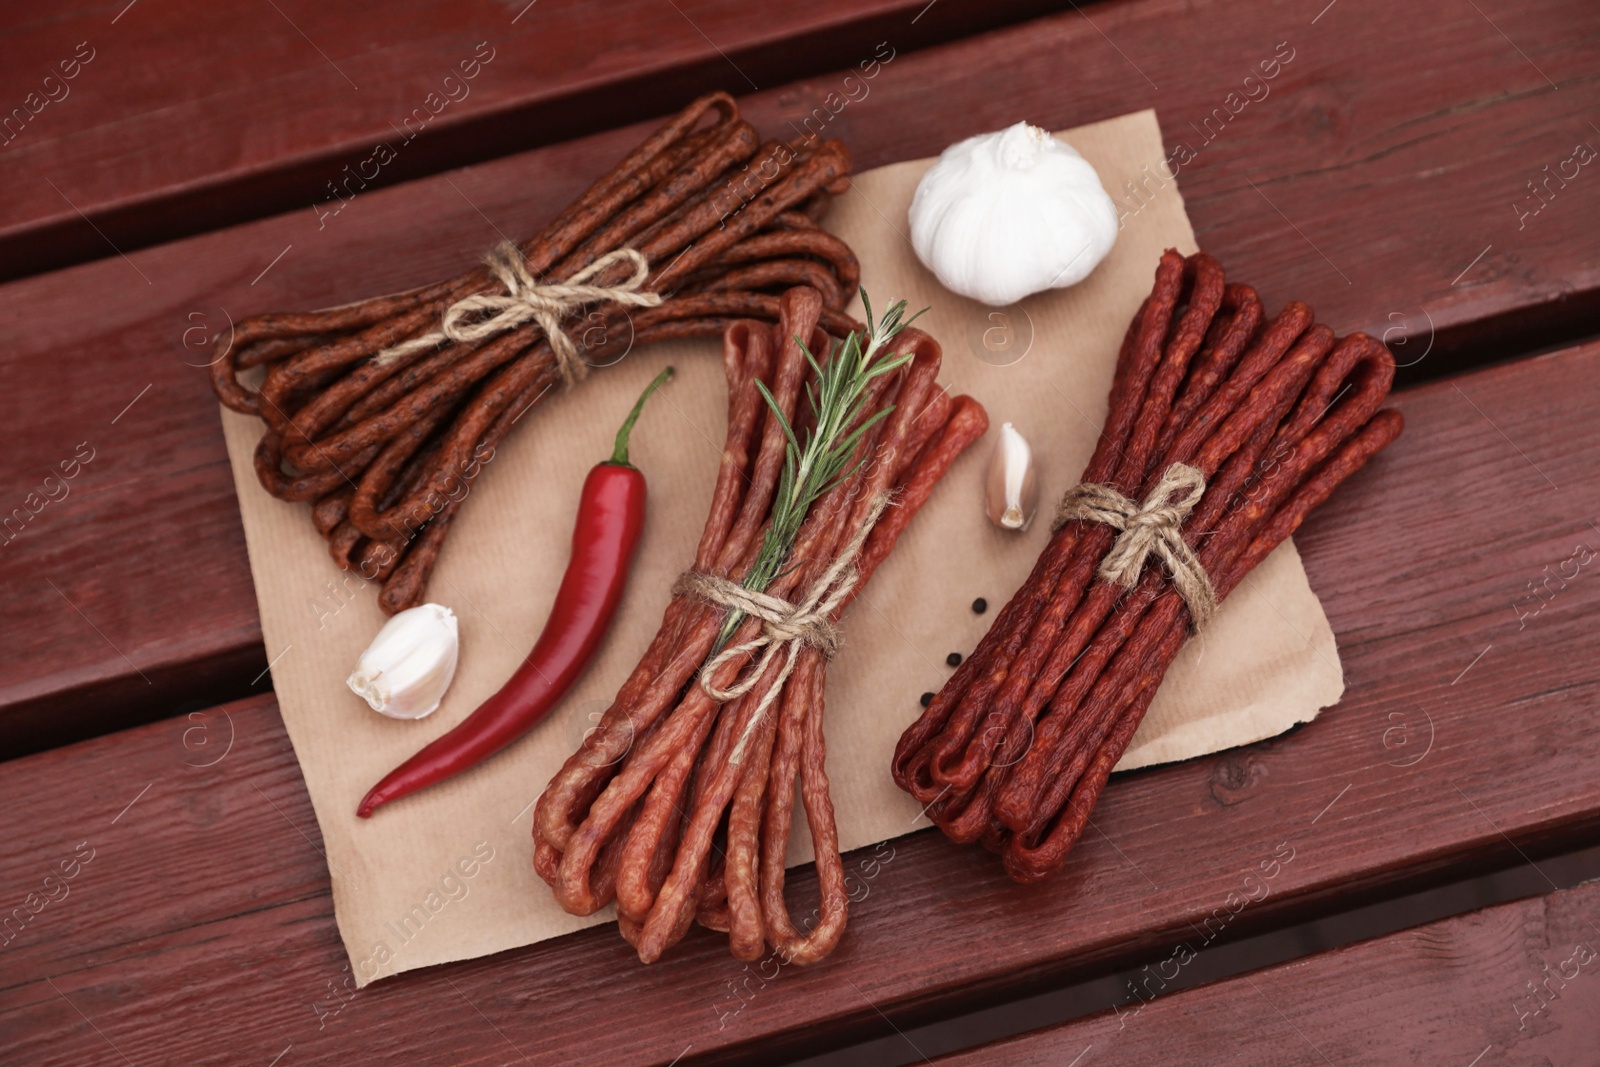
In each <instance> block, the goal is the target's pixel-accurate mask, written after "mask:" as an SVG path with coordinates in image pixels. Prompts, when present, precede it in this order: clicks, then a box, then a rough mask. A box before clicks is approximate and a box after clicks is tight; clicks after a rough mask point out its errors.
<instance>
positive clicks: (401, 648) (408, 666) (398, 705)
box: [345, 604, 461, 719]
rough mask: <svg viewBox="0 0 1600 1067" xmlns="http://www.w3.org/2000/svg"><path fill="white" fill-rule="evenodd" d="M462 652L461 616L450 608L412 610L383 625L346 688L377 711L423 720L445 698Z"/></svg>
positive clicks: (426, 605)
mask: <svg viewBox="0 0 1600 1067" xmlns="http://www.w3.org/2000/svg"><path fill="white" fill-rule="evenodd" d="M460 647H461V644H460V637H459V635H458V633H457V629H456V617H455V613H454V612H452V611H451V610H450V609H449V608H447V607H445V606H444V605H442V604H423V605H421V606H420V607H415V608H407V609H406V610H405V611H402V612H400V614H398V615H396V616H395V617H394V618H392V619H390V620H389V621H388V622H386V623H384V624H383V629H381V630H379V631H378V636H376V637H374V638H373V639H372V644H370V645H368V646H367V650H366V651H365V652H363V653H361V659H360V660H359V661H358V662H357V663H356V669H355V672H354V673H352V674H351V675H350V677H349V678H347V679H346V680H345V684H346V685H348V686H349V687H350V691H351V692H353V693H355V694H356V696H359V697H362V698H363V699H365V700H366V702H367V703H368V704H370V705H372V710H373V711H377V712H381V713H383V714H384V715H388V716H390V717H392V718H396V719H420V718H422V717H423V716H424V715H428V714H430V713H432V712H433V710H434V709H435V708H437V707H438V706H439V701H441V700H442V699H444V691H445V690H446V689H449V688H450V680H451V679H452V678H454V677H455V674H456V657H457V654H458V653H459V651H460Z"/></svg>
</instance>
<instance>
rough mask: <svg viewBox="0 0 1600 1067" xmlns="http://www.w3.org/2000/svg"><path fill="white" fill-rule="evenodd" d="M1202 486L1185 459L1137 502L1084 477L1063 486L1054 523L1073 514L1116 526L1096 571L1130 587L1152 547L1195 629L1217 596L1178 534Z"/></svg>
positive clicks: (1206, 617) (1201, 477)
mask: <svg viewBox="0 0 1600 1067" xmlns="http://www.w3.org/2000/svg"><path fill="white" fill-rule="evenodd" d="M1205 491H1206V479H1205V475H1203V474H1201V473H1200V472H1199V471H1198V470H1196V469H1195V468H1193V467H1191V466H1189V465H1188V464H1185V463H1174V464H1172V465H1171V466H1170V467H1168V468H1167V469H1166V471H1165V472H1164V473H1163V474H1162V475H1161V480H1160V481H1159V482H1157V483H1156V486H1155V488H1154V489H1152V490H1150V493H1149V495H1148V496H1146V497H1145V498H1144V503H1142V504H1138V503H1135V502H1134V501H1132V500H1130V499H1129V498H1127V497H1125V496H1123V495H1122V494H1121V493H1119V492H1117V491H1116V490H1115V489H1113V488H1111V487H1110V486H1108V485H1097V484H1095V483H1093V482H1085V483H1083V484H1081V485H1077V486H1074V487H1073V488H1071V489H1069V490H1067V493H1066V495H1065V496H1063V497H1062V498H1061V505H1060V507H1059V508H1057V510H1056V523H1055V525H1056V529H1060V528H1061V527H1062V526H1063V525H1065V524H1066V523H1068V522H1071V521H1072V520H1074V519H1082V520H1085V521H1087V522H1103V523H1105V524H1106V525H1107V526H1112V527H1115V528H1116V529H1118V530H1121V531H1122V533H1121V534H1119V535H1118V537H1117V540H1116V542H1115V543H1114V544H1112V546H1111V551H1110V552H1107V553H1106V558H1105V559H1103V560H1101V561H1100V570H1099V575H1100V577H1101V578H1103V579H1104V580H1106V581H1108V582H1114V583H1116V584H1118V585H1121V586H1122V587H1123V588H1125V589H1131V588H1133V585H1134V583H1135V582H1137V581H1138V580H1139V572H1140V571H1141V570H1143V568H1144V563H1145V560H1146V559H1148V558H1149V557H1150V555H1151V554H1152V553H1154V554H1155V555H1156V556H1158V557H1159V558H1160V559H1161V561H1162V562H1163V563H1165V564H1166V565H1167V574H1168V575H1169V576H1170V577H1171V579H1172V584H1173V585H1174V586H1175V587H1176V588H1177V590H1178V593H1179V595H1181V596H1182V597H1183V600H1184V603H1186V604H1188V605H1189V618H1190V619H1191V620H1192V621H1193V623H1194V628H1195V630H1197V631H1198V630H1199V629H1200V628H1201V627H1203V626H1204V625H1205V624H1206V623H1207V622H1209V621H1210V619H1211V616H1212V614H1213V613H1215V611H1216V610H1217V597H1216V593H1215V591H1214V590H1213V589H1212V588H1211V579H1210V578H1209V577H1208V576H1207V575H1206V572H1205V568H1203V567H1201V566H1200V560H1199V558H1198V557H1196V556H1195V554H1194V550H1193V549H1191V548H1190V547H1189V545H1188V544H1187V543H1186V542H1185V541H1184V539H1183V520H1184V519H1186V518H1188V517H1189V512H1191V511H1193V510H1194V506H1195V505H1196V504H1198V503H1199V502H1200V498H1201V497H1202V496H1204V495H1205Z"/></svg>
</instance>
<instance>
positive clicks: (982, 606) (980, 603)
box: [972, 597, 989, 615]
mask: <svg viewBox="0 0 1600 1067" xmlns="http://www.w3.org/2000/svg"><path fill="white" fill-rule="evenodd" d="M988 610H989V602H988V601H987V600H985V599H983V597H979V598H978V599H977V600H974V601H973V602H972V613H973V614H974V615H982V614H983V613H984V612H986V611H988Z"/></svg>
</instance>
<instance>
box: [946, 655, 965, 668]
mask: <svg viewBox="0 0 1600 1067" xmlns="http://www.w3.org/2000/svg"><path fill="white" fill-rule="evenodd" d="M944 661H945V662H946V663H948V664H950V666H952V667H959V666H961V653H959V652H952V653H950V654H949V655H948V656H946V657H945V658H944Z"/></svg>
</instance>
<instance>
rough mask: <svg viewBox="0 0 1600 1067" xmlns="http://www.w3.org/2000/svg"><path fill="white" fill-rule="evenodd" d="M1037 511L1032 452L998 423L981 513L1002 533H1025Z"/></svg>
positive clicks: (1012, 430) (1012, 431)
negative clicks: (987, 516)
mask: <svg viewBox="0 0 1600 1067" xmlns="http://www.w3.org/2000/svg"><path fill="white" fill-rule="evenodd" d="M1038 509H1039V484H1038V479H1037V478H1036V477H1034V473H1033V449H1032V448H1030V447H1028V441H1027V438H1025V437H1023V436H1022V435H1021V434H1020V433H1018V432H1017V429H1016V427H1015V426H1012V425H1011V424H1010V423H1009V422H1006V423H1001V425H1000V439H999V440H998V441H996V442H995V445H994V454H993V455H991V456H990V457H989V471H988V476H987V481H986V482H985V484H984V510H985V511H986V512H987V513H988V515H989V521H990V522H992V523H994V524H995V525H996V526H998V527H1000V528H1001V529H1004V530H1026V529H1027V528H1028V524H1029V523H1030V522H1032V521H1033V514H1034V512H1035V511H1037V510H1038Z"/></svg>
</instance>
